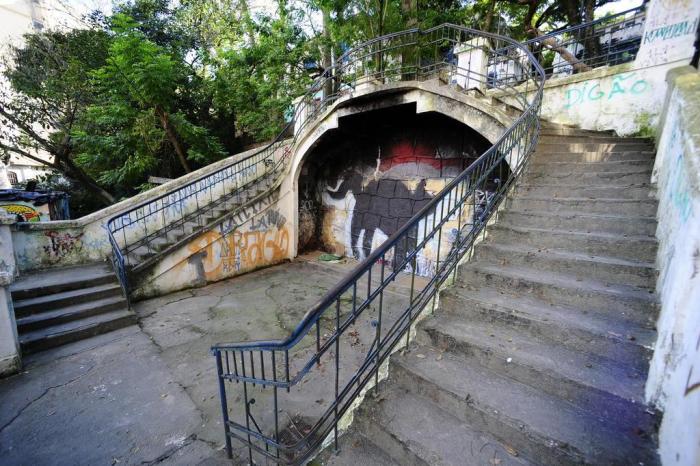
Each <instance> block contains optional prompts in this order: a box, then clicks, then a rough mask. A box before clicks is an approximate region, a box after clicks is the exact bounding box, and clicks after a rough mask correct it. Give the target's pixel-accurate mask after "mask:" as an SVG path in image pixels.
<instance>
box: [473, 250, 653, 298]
mask: <svg viewBox="0 0 700 466" xmlns="http://www.w3.org/2000/svg"><path fill="white" fill-rule="evenodd" d="M467 269H474V270H477V271H480V272H482V273H489V274H493V275H500V276H505V277H508V278H512V279H518V280H526V281H530V282H535V283H540V284H544V285H549V286H553V287H557V288H565V289H576V290H586V291H591V292H598V293H605V294H608V295H610V296H612V297H618V298H623V299H633V300H637V301H641V302H643V303H647V304H653V303H656V297H655V295H654V293H651V292H650V290H645V289H643V288H640V287H636V286H631V285H620V284H611V283H605V282H601V281H598V280H593V279H590V278H588V279H583V278H577V277H575V276H573V275H570V274H565V273H560V272H558V273H551V272H546V271H542V270H537V269H533V268H529V267H518V266H508V265H505V266H503V265H493V264H488V263H481V262H479V261H476V262H473V263H471V264H469V265H467V266H465V270H467ZM462 283H463V284H464V285H467V286H468V285H469V284H468V283H465V282H463V281H462Z"/></svg>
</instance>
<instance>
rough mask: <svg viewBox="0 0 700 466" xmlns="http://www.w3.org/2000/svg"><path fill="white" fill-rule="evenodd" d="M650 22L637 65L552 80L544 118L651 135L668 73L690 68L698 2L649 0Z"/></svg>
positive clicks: (699, 9) (544, 102)
mask: <svg viewBox="0 0 700 466" xmlns="http://www.w3.org/2000/svg"><path fill="white" fill-rule="evenodd" d="M646 18H647V19H646V22H645V24H644V32H643V34H642V43H641V46H640V50H639V53H638V54H637V58H636V59H635V60H634V61H633V62H630V63H625V64H623V65H616V66H605V67H600V68H596V69H594V70H592V71H588V72H585V73H579V74H575V75H572V76H560V77H552V78H550V79H548V80H547V81H546V83H545V90H544V96H543V100H542V112H541V115H542V117H543V118H545V119H547V120H549V121H552V122H554V123H561V124H565V125H574V126H577V127H579V128H583V129H591V130H598V131H606V130H613V131H615V132H616V133H617V134H619V135H621V136H626V135H631V134H635V133H639V132H642V133H643V134H645V135H650V134H651V133H653V131H654V128H656V127H657V126H658V124H659V122H660V115H661V112H662V109H663V106H664V96H665V95H666V87H667V86H666V73H667V72H668V71H669V70H671V69H673V68H677V67H679V66H684V65H687V64H688V63H689V62H690V58H691V57H692V55H693V42H694V40H695V30H696V29H697V25H698V22H700V0H651V2H649V5H648V10H647V17H646ZM523 87H524V86H521V88H523ZM530 87H531V88H532V85H530ZM493 93H494V94H497V92H493ZM511 103H513V104H514V105H516V103H515V102H511Z"/></svg>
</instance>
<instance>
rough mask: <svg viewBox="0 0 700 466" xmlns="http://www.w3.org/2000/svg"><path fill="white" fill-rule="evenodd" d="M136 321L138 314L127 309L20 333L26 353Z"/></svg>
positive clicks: (125, 325)
mask: <svg viewBox="0 0 700 466" xmlns="http://www.w3.org/2000/svg"><path fill="white" fill-rule="evenodd" d="M135 323H136V314H134V313H133V312H131V311H128V310H126V309H124V310H117V311H111V312H106V313H102V314H99V315H95V316H90V317H85V318H83V319H78V320H73V321H70V322H66V323H63V324H59V325H54V326H51V327H46V328H42V329H39V330H34V331H32V332H28V333H25V334H22V335H20V337H19V340H20V345H21V347H22V352H23V353H24V354H28V353H34V352H37V351H43V350H47V349H49V348H54V347H56V346H60V345H65V344H67V343H71V342H74V341H78V340H83V339H85V338H89V337H93V336H96V335H101V334H103V333H107V332H111V331H112V330H117V329H120V328H124V327H127V326H129V325H132V324H135Z"/></svg>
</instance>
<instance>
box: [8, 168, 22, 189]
mask: <svg viewBox="0 0 700 466" xmlns="http://www.w3.org/2000/svg"><path fill="white" fill-rule="evenodd" d="M7 177H8V178H9V179H10V184H11V185H12V186H17V184H19V180H18V179H17V173H15V172H11V171H9V170H8V171H7Z"/></svg>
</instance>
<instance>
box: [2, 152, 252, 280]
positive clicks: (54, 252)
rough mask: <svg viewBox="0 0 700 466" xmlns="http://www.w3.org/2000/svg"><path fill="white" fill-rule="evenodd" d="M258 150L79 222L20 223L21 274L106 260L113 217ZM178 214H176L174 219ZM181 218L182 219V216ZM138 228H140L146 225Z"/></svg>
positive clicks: (17, 240)
mask: <svg viewBox="0 0 700 466" xmlns="http://www.w3.org/2000/svg"><path fill="white" fill-rule="evenodd" d="M257 150H259V149H251V150H249V151H246V152H242V153H240V154H236V155H234V156H231V157H229V158H226V159H224V160H221V161H219V162H216V163H213V164H211V165H207V166H206V167H204V168H201V169H200V170H197V171H194V172H192V173H189V174H187V175H185V176H182V177H180V178H177V179H175V180H173V181H170V182H168V183H165V184H163V185H161V186H158V187H156V188H153V189H150V190H148V191H145V192H143V193H141V194H138V195H136V196H134V197H131V198H129V199H126V200H124V201H121V202H119V203H117V204H114V205H112V206H110V207H107V208H105V209H102V210H99V211H97V212H94V213H92V214H90V215H86V216H85V217H81V218H79V219H75V220H65V221H54V222H32V223H22V224H18V225H17V228H16V229H15V231H14V232H13V234H12V236H13V241H14V244H15V256H16V258H17V267H18V269H19V270H20V272H29V271H32V270H37V269H43V268H49V267H65V266H69V265H77V264H84V263H88V262H97V261H102V260H105V259H106V258H107V257H108V256H109V255H110V254H111V252H112V248H111V246H110V244H109V239H108V237H107V233H106V230H105V228H104V225H106V223H107V221H108V220H109V219H110V218H111V217H113V216H114V215H117V214H119V213H121V212H124V211H126V210H128V209H130V208H132V207H133V206H135V205H137V204H140V203H142V202H144V201H148V200H150V199H154V198H156V197H158V196H161V195H162V194H165V193H167V192H168V191H170V190H172V189H176V188H179V187H181V186H184V185H186V184H187V183H189V182H191V181H193V180H195V179H197V178H199V177H201V176H204V175H207V174H209V173H212V172H214V171H216V170H218V169H220V168H222V167H223V166H225V165H227V164H230V163H231V162H232V161H235V160H239V159H241V158H243V157H246V156H247V155H250V154H252V153H254V152H256V151H257ZM190 204H191V205H190ZM180 207H181V208H182V209H184V210H188V211H189V210H192V209H194V208H196V205H195V203H194V202H190V203H188V202H184V203H183V204H182V205H181V206H180ZM175 214H176V213H173V215H174V216H175ZM177 216H178V217H179V214H178V215H177ZM135 226H136V227H139V228H140V227H141V226H142V225H140V224H139V225H135Z"/></svg>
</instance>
